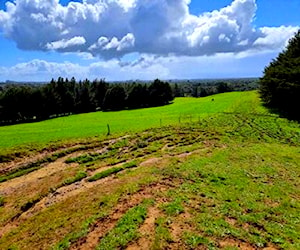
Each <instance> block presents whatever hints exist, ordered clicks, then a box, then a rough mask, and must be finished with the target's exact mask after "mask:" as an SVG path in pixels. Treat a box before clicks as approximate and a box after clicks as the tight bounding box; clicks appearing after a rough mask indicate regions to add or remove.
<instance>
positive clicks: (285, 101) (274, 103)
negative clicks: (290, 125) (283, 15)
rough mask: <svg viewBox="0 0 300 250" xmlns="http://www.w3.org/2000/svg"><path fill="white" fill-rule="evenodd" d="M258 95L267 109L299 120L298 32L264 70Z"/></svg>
mask: <svg viewBox="0 0 300 250" xmlns="http://www.w3.org/2000/svg"><path fill="white" fill-rule="evenodd" d="M260 94H261V97H262V99H263V101H264V103H265V105H266V106H267V107H270V108H273V109H276V110H277V111H279V112H280V113H282V114H283V115H285V116H288V117H290V118H292V119H297V120H300V112H299V107H300V101H299V100H300V99H299V97H300V30H299V31H298V33H297V34H296V35H295V37H294V38H292V39H291V40H290V41H289V44H288V46H287V48H286V49H285V50H284V51H283V52H281V53H280V54H279V55H278V57H277V58H276V59H275V60H273V61H272V62H271V63H270V65H269V66H268V67H266V68H265V71H264V76H263V77H262V78H261V79H260Z"/></svg>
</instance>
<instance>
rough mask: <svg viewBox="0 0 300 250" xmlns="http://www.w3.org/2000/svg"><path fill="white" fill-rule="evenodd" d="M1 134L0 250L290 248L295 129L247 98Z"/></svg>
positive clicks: (183, 103)
mask: <svg viewBox="0 0 300 250" xmlns="http://www.w3.org/2000/svg"><path fill="white" fill-rule="evenodd" d="M212 99H213V100H212ZM107 123H109V124H110V127H111V132H112V133H111V135H110V136H106V133H107V128H106V125H107ZM0 135H1V145H0V147H1V150H2V151H3V152H4V153H3V155H2V156H3V157H7V162H5V163H4V162H3V163H1V165H0V169H1V174H0V181H1V183H0V218H1V220H0V225H1V230H0V235H1V238H0V248H1V249H8V248H12V249H120V248H123V249H124V248H126V249H282V248H283V249H297V248H299V247H300V240H299V236H298V235H299V223H298V212H299V209H300V206H299V204H300V203H299V199H300V192H299V190H300V186H299V175H300V169H299V162H300V156H299V146H300V140H299V139H300V127H299V123H297V122H292V121H288V120H286V119H283V118H280V117H278V116H277V115H274V114H271V113H269V111H268V110H266V109H265V108H264V107H263V106H262V105H261V103H260V99H259V98H258V94H257V93H256V92H253V91H252V92H239V93H236V92H234V93H226V94H219V95H215V96H213V97H212V96H210V97H206V98H200V99H196V98H179V99H175V102H174V104H171V105H167V106H164V107H157V108H150V109H142V110H126V111H118V112H106V113H104V112H96V113H89V114H81V115H74V116H69V117H62V118H57V119H52V120H48V121H43V122H39V123H31V124H20V125H14V126H7V127H1V128H0ZM50 145H51V146H52V149H51V150H50V149H49V146H50ZM44 148H47V150H45V149H44ZM4 149H5V150H4ZM9 159H11V160H9Z"/></svg>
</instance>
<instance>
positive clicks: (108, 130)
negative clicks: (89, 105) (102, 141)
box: [107, 124, 110, 136]
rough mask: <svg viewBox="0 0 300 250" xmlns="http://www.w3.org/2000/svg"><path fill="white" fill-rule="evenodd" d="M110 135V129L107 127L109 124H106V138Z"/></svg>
mask: <svg viewBox="0 0 300 250" xmlns="http://www.w3.org/2000/svg"><path fill="white" fill-rule="evenodd" d="M109 135H110V127H109V124H107V136H109Z"/></svg>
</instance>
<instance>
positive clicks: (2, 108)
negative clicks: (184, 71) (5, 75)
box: [0, 77, 173, 125]
mask: <svg viewBox="0 0 300 250" xmlns="http://www.w3.org/2000/svg"><path fill="white" fill-rule="evenodd" d="M172 100H173V94H172V90H171V87H170V85H169V84H168V83H165V82H162V81H160V80H158V79H156V80H155V81H154V82H153V83H151V84H149V85H142V84H137V83H133V84H113V85H109V84H108V83H106V82H105V81H104V80H100V81H99V80H94V81H93V82H90V81H89V80H87V79H86V80H84V81H79V82H76V81H75V79H74V78H72V79H71V80H70V81H69V80H68V79H63V78H62V77H59V78H58V80H57V81H55V80H53V79H52V81H51V82H50V83H49V84H45V85H28V84H27V85H7V86H4V87H1V88H0V125H1V124H2V125H5V124H15V123H22V122H36V121H40V120H45V119H49V118H53V117H58V116H65V115H69V114H73V113H77V114H78V113H87V112H92V111H96V110H104V111H107V110H122V109H126V108H141V107H153V106H160V105H166V104H168V103H169V102H170V101H172Z"/></svg>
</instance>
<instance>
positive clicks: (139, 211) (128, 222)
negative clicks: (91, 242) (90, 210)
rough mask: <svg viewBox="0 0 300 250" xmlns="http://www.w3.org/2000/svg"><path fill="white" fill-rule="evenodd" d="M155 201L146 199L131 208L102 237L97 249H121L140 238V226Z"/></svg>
mask: <svg viewBox="0 0 300 250" xmlns="http://www.w3.org/2000/svg"><path fill="white" fill-rule="evenodd" d="M152 203H153V201H151V200H145V201H144V202H143V203H142V204H140V205H138V206H135V207H133V208H131V209H129V210H128V211H127V212H126V213H125V214H124V216H123V217H122V218H121V219H120V220H119V221H118V222H117V224H116V226H115V227H114V228H113V229H112V230H111V231H110V232H108V233H107V235H105V236H104V237H103V239H101V243H100V244H99V246H98V247H97V248H96V249H97V250H104V249H120V248H124V247H126V246H127V244H128V243H129V242H130V241H132V240H135V239H137V238H138V236H139V235H138V228H139V226H140V225H141V224H142V223H143V222H144V220H145V219H146V216H147V208H148V207H149V205H151V204H152Z"/></svg>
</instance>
